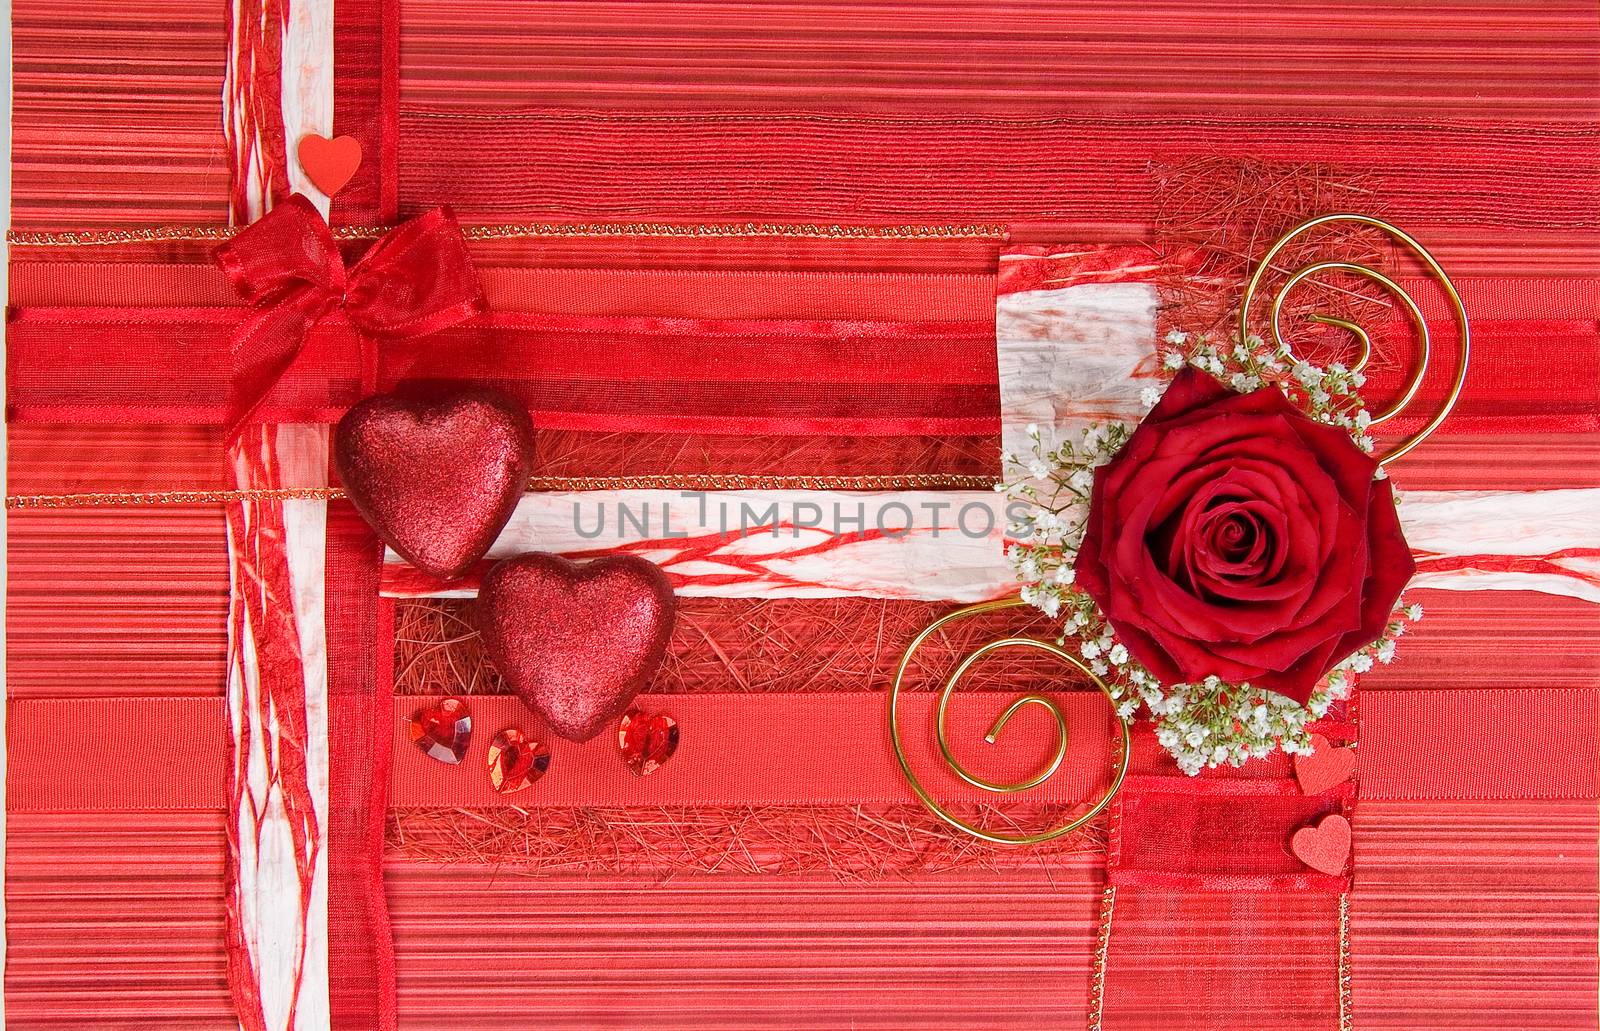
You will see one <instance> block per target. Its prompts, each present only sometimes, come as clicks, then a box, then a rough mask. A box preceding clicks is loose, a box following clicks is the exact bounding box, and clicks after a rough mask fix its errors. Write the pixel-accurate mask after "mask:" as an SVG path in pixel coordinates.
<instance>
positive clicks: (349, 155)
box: [295, 134, 361, 197]
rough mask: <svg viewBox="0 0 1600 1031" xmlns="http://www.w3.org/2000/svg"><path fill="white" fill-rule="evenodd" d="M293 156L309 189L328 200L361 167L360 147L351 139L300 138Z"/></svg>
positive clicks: (349, 137) (339, 137)
mask: <svg viewBox="0 0 1600 1031" xmlns="http://www.w3.org/2000/svg"><path fill="white" fill-rule="evenodd" d="M295 156H296V157H298V158H299V159H300V171H302V172H304V173H305V174H306V178H307V179H310V180H311V182H312V185H314V186H315V187H316V188H317V189H319V190H321V191H322V192H323V193H325V194H327V195H328V196H329V197H332V196H333V195H334V194H336V193H338V192H339V191H340V190H341V189H343V188H344V184H345V183H347V182H349V181H350V177H351V176H353V175H355V174H356V169H358V168H360V167H361V143H360V142H359V141H358V140H357V139H356V138H355V137H354V136H335V137H334V138H333V139H331V140H330V139H328V137H326V136H318V135H316V134H312V135H310V136H302V137H300V144H299V146H297V147H295Z"/></svg>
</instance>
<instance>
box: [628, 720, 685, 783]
mask: <svg viewBox="0 0 1600 1031" xmlns="http://www.w3.org/2000/svg"><path fill="white" fill-rule="evenodd" d="M617 747H618V748H620V749H621V750H622V761H623V762H625V763H627V764H628V769H630V770H632V771H633V772H634V773H637V774H638V775H639V776H641V777H648V776H649V775H650V774H652V773H654V772H656V771H657V770H659V769H661V766H662V764H663V763H665V762H666V761H667V760H668V759H671V758H672V753H673V752H676V751H677V750H678V722H677V720H674V719H673V718H672V717H671V716H662V715H655V716H647V715H645V714H644V713H642V712H640V711H639V710H638V709H629V710H628V711H627V712H626V713H624V714H623V717H622V722H621V723H619V724H618V725H617Z"/></svg>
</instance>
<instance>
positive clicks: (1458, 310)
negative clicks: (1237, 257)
mask: <svg viewBox="0 0 1600 1031" xmlns="http://www.w3.org/2000/svg"><path fill="white" fill-rule="evenodd" d="M1334 222H1353V223H1355V224H1357V225H1364V226H1369V227H1371V228H1373V229H1378V230H1381V231H1382V232H1384V233H1387V234H1388V235H1389V236H1390V237H1391V238H1393V239H1394V240H1396V241H1398V242H1399V243H1401V244H1403V245H1404V246H1405V247H1406V249H1407V250H1409V251H1410V252H1411V253H1412V254H1413V255H1414V256H1415V257H1416V258H1417V260H1418V261H1420V262H1422V264H1423V265H1424V266H1426V267H1427V269H1428V271H1429V272H1431V273H1432V274H1433V276H1434V278H1435V280H1437V282H1438V283H1439V286H1440V288H1441V289H1442V290H1443V291H1444V293H1445V295H1446V296H1447V297H1449V299H1450V304H1451V306H1452V307H1453V308H1454V309H1455V318H1456V326H1457V327H1458V329H1457V334H1458V335H1457V343H1458V347H1457V351H1456V370H1455V380H1454V381H1453V382H1452V383H1451V385H1450V390H1449V393H1447V394H1446V395H1445V398H1444V401H1443V402H1442V403H1441V404H1440V406H1439V409H1438V410H1437V411H1436V412H1435V413H1434V415H1433V418H1431V419H1429V420H1428V422H1427V423H1426V424H1425V425H1424V426H1423V427H1422V428H1421V429H1419V430H1418V431H1417V432H1415V433H1413V434H1412V435H1411V436H1409V437H1407V438H1406V439H1404V440H1402V441H1401V442H1400V443H1398V444H1396V445H1395V446H1394V447H1392V448H1390V449H1389V451H1388V452H1387V453H1386V454H1385V455H1384V456H1383V457H1382V458H1380V459H1379V460H1378V464H1379V465H1388V464H1389V463H1390V462H1393V461H1395V460H1396V459H1398V458H1401V457H1403V456H1405V455H1407V454H1409V453H1410V452H1411V451H1412V450H1414V449H1415V448H1416V447H1417V445H1419V444H1421V443H1422V442H1423V441H1424V440H1427V439H1428V437H1430V436H1432V435H1433V431H1434V430H1437V429H1438V428H1439V427H1440V426H1441V425H1442V424H1443V423H1444V421H1445V419H1447V418H1449V416H1450V412H1451V411H1452V410H1453V409H1454V408H1455V406H1456V402H1457V401H1458V400H1459V399H1460V397H1461V388H1462V386H1463V384H1465V382H1466V379H1467V365H1468V363H1469V362H1470V361H1471V359H1472V327H1471V325H1470V324H1469V323H1468V320H1467V309H1466V306H1465V305H1464V304H1462V302H1461V294H1460V292H1459V291H1457V290H1456V285H1455V283H1453V282H1451V280H1450V276H1449V275H1448V274H1447V273H1446V272H1445V270H1444V268H1443V267H1442V266H1440V264H1439V262H1438V260H1437V259H1436V258H1434V256H1433V255H1432V254H1431V253H1430V252H1429V251H1428V249H1427V248H1426V247H1424V246H1422V244H1420V243H1418V242H1417V241H1416V239H1414V238H1413V237H1412V236H1411V235H1410V234H1408V233H1406V232H1405V231H1404V230H1402V229H1400V228H1399V227H1398V226H1396V225H1393V224H1392V223H1389V222H1385V221H1384V220H1383V219H1381V218H1374V217H1372V216H1371V215H1352V214H1348V213H1337V214H1332V215H1319V216H1317V217H1316V218H1311V219H1307V220H1306V221H1304V222H1302V223H1300V224H1299V225H1297V226H1295V227H1294V228H1293V229H1291V230H1289V231H1288V232H1287V233H1285V234H1284V235H1282V236H1280V237H1279V238H1278V240H1277V242H1276V243H1274V244H1273V245H1272V246H1271V247H1269V248H1267V252H1266V253H1265V254H1263V255H1262V256H1261V261H1260V263H1259V264H1258V265H1257V266H1256V270H1255V273H1254V274H1253V275H1251V277H1250V282H1249V285H1247V286H1246V287H1245V291H1244V296H1243V297H1242V298H1241V299H1240V301H1239V339H1240V340H1244V339H1246V338H1247V337H1248V336H1249V335H1250V310H1251V306H1252V303H1253V302H1254V300H1255V296H1256V292H1257V290H1259V289H1260V287H1261V281H1262V280H1263V279H1265V278H1266V275H1267V272H1268V271H1269V270H1270V269H1271V268H1272V261H1273V259H1274V258H1276V257H1277V256H1278V255H1279V254H1280V253H1281V252H1282V251H1283V249H1284V248H1285V247H1287V246H1288V245H1289V244H1291V243H1292V242H1294V240H1295V239H1296V238H1298V237H1300V236H1302V235H1304V234H1306V233H1309V232H1311V231H1312V230H1314V229H1317V228H1320V227H1322V226H1326V225H1329V224H1330V223H1334ZM1323 272H1344V273H1347V274H1350V275H1355V276H1360V277H1362V278H1364V279H1370V280H1371V281H1373V282H1375V283H1377V284H1379V285H1380V286H1382V287H1383V288H1384V289H1385V290H1387V291H1388V292H1389V293H1390V294H1392V295H1393V296H1394V297H1396V298H1397V299H1399V301H1400V302H1401V303H1402V304H1403V305H1404V306H1405V309H1406V313H1407V314H1408V315H1410V316H1411V323H1412V325H1413V326H1414V327H1415V328H1416V332H1417V341H1418V355H1417V362H1416V368H1415V369H1413V370H1412V373H1411V377H1410V379H1408V380H1407V381H1406V386H1405V388H1404V389H1403V390H1402V391H1401V393H1400V396H1399V397H1398V398H1396V399H1395V401H1394V402H1393V403H1392V404H1390V405H1389V407H1388V408H1386V409H1384V410H1383V411H1382V412H1378V413H1376V414H1374V415H1373V417H1372V425H1374V426H1377V425H1379V424H1381V423H1384V422H1387V421H1388V420H1390V419H1392V418H1394V417H1395V416H1396V415H1399V414H1400V413H1401V412H1402V411H1404V410H1405V409H1406V408H1407V407H1409V406H1410V404H1411V402H1412V401H1414V400H1416V396H1417V391H1419V390H1421V389H1422V379H1423V377H1424V376H1425V375H1426V374H1427V372H1428V363H1429V361H1430V360H1431V358H1432V356H1433V336H1432V334H1431V333H1430V332H1429V330H1428V322H1427V319H1425V318H1424V317H1423V315H1422V309H1421V308H1420V307H1418V305H1417V302H1416V300H1415V299H1414V298H1412V296H1411V295H1410V294H1409V293H1407V292H1406V290H1405V288H1403V287H1402V286H1401V285H1400V284H1399V283H1396V282H1395V281H1394V280H1393V279H1391V278H1390V277H1388V276H1386V275H1384V274H1383V273H1382V272H1379V271H1378V270H1377V269H1374V268H1369V267H1367V266H1366V265H1358V264H1356V263H1354V262H1349V261H1319V262H1316V263H1314V264H1311V265H1307V266H1305V267H1304V268H1301V269H1298V270H1296V271H1295V272H1293V273H1292V274H1290V276H1289V278H1288V279H1287V280H1285V281H1284V284H1283V286H1281V287H1279V288H1278V291H1277V292H1276V293H1275V294H1274V295H1273V297H1272V304H1271V307H1270V309H1269V324H1270V326H1271V331H1272V341H1273V343H1274V344H1276V345H1277V346H1279V347H1281V348H1282V349H1283V350H1284V351H1285V352H1286V353H1287V354H1288V355H1289V357H1290V358H1293V359H1294V360H1296V361H1298V360H1299V358H1298V356H1297V355H1295V352H1294V348H1293V347H1292V346H1291V345H1290V344H1289V342H1288V340H1286V339H1285V338H1284V335H1283V305H1284V301H1286V300H1287V299H1288V297H1289V295H1290V294H1291V293H1292V292H1293V291H1294V289H1295V288H1296V287H1298V286H1299V285H1300V284H1301V283H1304V282H1305V281H1306V280H1308V279H1311V278H1312V277H1313V276H1316V275H1318V274H1320V273H1323ZM1307 317H1308V318H1309V319H1310V320H1311V321H1313V322H1318V323H1321V324H1322V325H1325V326H1334V327H1337V328H1339V329H1343V330H1345V331H1347V332H1349V333H1350V334H1351V335H1353V336H1354V337H1355V338H1356V344H1357V356H1356V360H1355V361H1354V362H1353V363H1351V364H1350V371H1352V372H1360V371H1361V370H1363V369H1365V368H1366V366H1367V362H1368V361H1370V360H1371V358H1372V338H1371V337H1370V336H1368V335H1367V332H1366V330H1364V329H1362V328H1361V327H1360V326H1358V325H1356V324H1355V323H1354V322H1351V321H1350V320H1348V319H1341V318H1337V317H1335V316H1332V315H1324V314H1320V313H1316V314H1312V315H1309V316H1307Z"/></svg>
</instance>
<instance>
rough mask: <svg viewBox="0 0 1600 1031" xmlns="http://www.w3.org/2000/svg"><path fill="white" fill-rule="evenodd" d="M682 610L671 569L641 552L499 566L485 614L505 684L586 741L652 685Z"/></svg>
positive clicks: (489, 579)
mask: <svg viewBox="0 0 1600 1031" xmlns="http://www.w3.org/2000/svg"><path fill="white" fill-rule="evenodd" d="M676 612H677V599H676V598H675V597H674V596H673V593H672V585H671V584H670V583H668V582H667V577H666V574H665V573H663V572H661V570H660V569H659V568H657V567H656V566H655V565H654V564H653V563H650V562H646V561H645V560H644V559H642V558H635V557H633V556H629V555H615V556H610V557H607V558H601V559H596V560H595V561H593V562H589V563H587V564H585V565H581V566H580V565H578V564H576V563H573V562H568V561H567V560H566V559H563V558H559V557H557V556H555V555H545V554H533V555H522V556H519V557H518V558H513V559H507V560H506V561H504V562H498V563H496V564H495V565H494V566H493V567H492V568H490V570H489V572H488V573H487V574H485V576H484V578H483V586H482V587H481V588H479V590H478V605H477V616H476V618H477V624H478V631H479V633H480V634H481V635H482V636H483V644H484V648H485V651H486V652H487V654H488V656H489V660H490V661H491V662H493V663H494V666H495V669H497V670H499V672H500V676H501V677H502V678H503V679H504V680H505V682H506V684H507V685H509V686H510V687H511V689H512V690H513V691H515V692H516V693H517V694H518V695H519V696H521V698H522V700H523V702H524V703H526V704H527V706H528V708H530V709H532V710H533V711H534V712H535V713H536V714H537V715H538V716H539V717H540V718H542V719H543V720H544V721H545V722H546V723H547V724H548V725H549V727H550V729H551V730H553V731H554V732H555V733H557V734H559V735H561V736H562V737H564V738H566V739H567V740H569V741H587V740H589V739H590V738H591V737H594V736H595V734H597V733H599V732H600V730H601V729H602V728H603V727H604V726H605V725H606V724H607V723H609V722H611V721H612V720H614V719H616V718H617V716H618V715H620V714H621V713H622V711H623V710H624V709H626V708H627V707H628V703H629V702H631V701H633V696H634V695H636V694H638V693H639V691H640V689H641V688H643V687H644V686H645V685H646V684H647V683H649V681H650V678H651V677H652V676H653V675H654V674H655V672H656V670H657V669H658V668H659V667H660V665H661V660H662V658H663V656H665V655H666V651H667V638H668V637H670V636H671V634H672V622H673V618H674V616H675V615H676Z"/></svg>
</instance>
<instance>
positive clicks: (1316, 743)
mask: <svg viewBox="0 0 1600 1031" xmlns="http://www.w3.org/2000/svg"><path fill="white" fill-rule="evenodd" d="M1355 772H1356V750H1355V749H1354V748H1335V747H1333V745H1331V744H1329V743H1328V739H1327V738H1325V737H1323V736H1322V735H1321V734H1312V735H1311V754H1310V755H1297V756H1295V757H1294V777H1295V780H1298V781H1299V782H1300V790H1301V791H1302V792H1304V793H1305V794H1307V795H1320V794H1322V793H1323V792H1324V791H1327V790H1328V789H1329V788H1332V787H1337V786H1338V785H1340V784H1343V783H1344V782H1345V781H1347V780H1349V779H1350V778H1351V777H1352V776H1354V775H1355Z"/></svg>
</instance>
